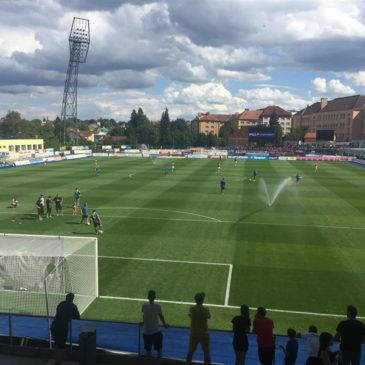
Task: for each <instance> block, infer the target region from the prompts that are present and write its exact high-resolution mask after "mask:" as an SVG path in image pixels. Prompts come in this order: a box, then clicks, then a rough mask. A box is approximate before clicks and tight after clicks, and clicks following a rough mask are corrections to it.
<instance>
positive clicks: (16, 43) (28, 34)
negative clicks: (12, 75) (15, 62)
mask: <svg viewBox="0 0 365 365" xmlns="http://www.w3.org/2000/svg"><path fill="white" fill-rule="evenodd" d="M41 48H42V45H41V43H40V42H39V41H38V40H37V39H36V38H35V33H34V31H32V30H30V29H25V28H21V27H20V28H19V29H11V28H9V27H2V26H0V53H1V54H2V55H3V56H7V57H9V56H11V55H12V54H13V53H14V52H24V53H33V52H34V51H35V50H36V49H41Z"/></svg>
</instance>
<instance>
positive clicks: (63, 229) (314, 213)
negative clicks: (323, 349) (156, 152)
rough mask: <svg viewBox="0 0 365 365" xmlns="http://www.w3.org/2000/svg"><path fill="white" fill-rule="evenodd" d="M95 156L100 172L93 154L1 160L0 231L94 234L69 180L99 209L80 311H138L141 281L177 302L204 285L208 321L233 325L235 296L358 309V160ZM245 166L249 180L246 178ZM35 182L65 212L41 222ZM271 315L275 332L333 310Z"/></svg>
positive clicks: (289, 305) (362, 294)
mask: <svg viewBox="0 0 365 365" xmlns="http://www.w3.org/2000/svg"><path fill="white" fill-rule="evenodd" d="M98 161H99V165H100V168H101V173H100V174H99V175H98V176H96V175H95V172H94V164H93V160H91V159H85V160H79V161H71V162H62V163H54V164H48V165H47V166H32V167H24V168H16V169H7V170H1V171H0V179H1V180H0V181H1V191H0V201H1V202H3V204H2V208H0V231H1V232H6V233H24V234H56V235H76V236H77V235H82V236H87V235H91V236H92V235H93V229H92V226H86V225H81V224H79V221H80V218H79V216H77V217H72V216H71V203H72V200H73V193H74V190H75V188H76V187H78V188H80V190H81V192H82V197H81V201H82V202H85V201H87V202H88V203H89V205H90V207H91V208H96V209H97V210H98V212H99V214H100V215H101V218H102V221H103V230H104V235H102V236H100V238H99V255H100V256H102V257H101V258H100V259H99V265H100V267H99V284H100V285H99V286H100V295H101V297H102V298H99V299H98V300H96V301H95V302H94V303H93V304H92V305H91V306H90V307H89V308H88V310H87V311H86V312H85V315H84V317H86V318H98V319H110V320H122V321H127V322H137V321H139V320H140V319H141V312H140V305H141V302H139V301H138V300H137V299H138V298H144V297H145V296H146V292H147V290H148V289H150V288H154V289H155V290H156V291H157V295H158V298H159V299H162V300H166V301H171V302H183V303H186V302H192V300H193V295H194V293H195V292H196V291H198V290H204V291H205V292H206V295H207V297H206V301H207V303H210V304H215V305H219V306H221V307H212V308H211V311H212V319H211V322H210V325H211V327H212V328H222V329H228V328H230V327H231V325H230V320H231V318H232V317H233V315H235V314H236V313H237V309H235V308H231V307H230V306H232V307H236V306H239V305H240V304H243V303H246V304H248V305H250V306H252V307H256V306H259V305H264V306H266V307H268V308H274V309H281V310H284V311H285V310H288V311H299V312H312V313H324V314H325V313H328V314H342V313H344V312H345V307H346V305H347V304H354V305H355V306H357V307H358V308H359V312H360V313H359V314H360V315H364V313H363V311H362V309H363V308H365V290H364V289H365V282H364V280H363V276H364V271H365V267H364V265H363V263H364V259H365V248H364V246H363V242H365V240H364V238H365V227H364V225H363V222H364V212H365V204H364V198H363V197H364V193H365V185H364V183H363V181H364V177H365V169H363V168H361V167H358V166H354V165H350V164H346V163H334V162H328V163H320V165H319V171H318V173H317V174H315V173H314V166H313V162H303V161H239V162H238V164H237V166H235V164H234V162H233V161H230V160H227V161H222V171H221V173H220V174H217V171H216V161H214V160H190V159H189V160H188V159H184V160H180V159H179V160H175V164H176V168H175V171H174V172H173V173H169V174H168V175H167V176H165V175H164V166H165V164H169V163H170V162H171V160H167V159H166V160H165V159H160V160H152V159H119V158H110V159H98ZM254 169H256V170H257V172H258V179H257V181H256V182H253V181H250V180H249V178H250V177H251V174H252V171H253V170H254ZM297 173H299V174H300V175H301V176H302V179H301V181H300V182H299V184H295V181H294V180H295V179H294V176H295V175H296V174H297ZM222 177H224V178H225V180H226V181H227V186H226V191H225V193H224V194H220V190H219V181H220V179H221V178H222ZM287 178H290V181H289V182H288V183H287V184H286V185H285V186H284V187H283V190H282V191H281V192H279V194H278V195H277V198H276V200H275V201H274V202H273V204H272V205H271V206H270V205H269V204H268V202H271V200H273V198H274V196H275V195H276V193H277V192H278V190H279V188H280V185H283V182H284V180H285V179H287ZM266 190H267V193H266ZM41 193H42V194H44V195H45V196H47V195H48V194H50V195H52V196H54V195H55V194H56V193H59V194H61V195H62V196H63V197H64V199H65V203H64V207H65V215H64V216H63V217H54V218H53V219H52V220H49V221H47V220H44V221H42V222H38V221H37V220H36V215H35V201H36V199H37V197H38V195H39V194H41ZM12 196H16V197H17V198H18V199H19V200H20V203H21V205H20V207H19V208H17V209H11V208H8V206H9V205H10V201H11V197H12ZM120 257H124V258H132V259H128V260H127V259H119V258H120ZM133 258H143V259H150V260H133ZM154 260H155V261H154ZM176 261H179V262H176ZM181 261H184V262H185V263H184V262H181ZM191 262H195V263H191ZM201 263H210V265H204V264H201ZM222 264H225V265H226V266H224V265H222ZM229 265H232V276H231V278H230V281H229V280H228V279H229V278H228V276H229V275H228V274H229V270H228V269H227V268H229V267H230V266H229ZM228 282H229V287H230V290H229V298H228V302H226V301H225V299H226V292H227V285H228ZM103 297H123V298H124V297H127V298H136V300H120V299H113V300H112V299H106V298H103ZM225 304H226V306H225ZM227 304H228V305H229V306H227ZM163 309H164V311H165V316H166V319H167V320H168V321H169V322H171V324H173V325H188V323H189V319H188V317H187V312H188V304H178V303H175V304H174V303H163ZM269 315H270V316H271V317H272V318H274V320H275V322H276V323H275V328H276V332H277V333H284V332H285V331H286V329H287V328H288V327H290V326H292V327H294V328H296V329H297V330H299V331H304V330H305V329H306V328H307V326H308V325H309V324H317V325H318V327H319V330H320V331H321V330H325V329H326V330H329V331H330V332H333V331H334V330H335V327H336V324H337V323H338V321H339V320H340V317H330V316H329V317H326V316H316V315H310V314H300V313H278V312H269Z"/></svg>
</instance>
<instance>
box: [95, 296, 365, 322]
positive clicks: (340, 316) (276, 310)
mask: <svg viewBox="0 0 365 365" xmlns="http://www.w3.org/2000/svg"><path fill="white" fill-rule="evenodd" d="M98 298H100V299H107V300H125V301H132V302H146V301H147V298H130V297H114V296H108V295H101V296H99V297H98ZM157 302H159V303H166V304H177V305H195V304H196V303H194V302H184V301H181V302H180V301H174V300H158V301H157ZM205 305H206V306H209V307H215V308H229V309H239V308H240V307H239V306H234V305H222V304H211V303H205ZM250 309H251V310H253V309H255V307H250ZM266 310H267V311H268V312H276V313H287V314H300V315H306V316H317V317H336V318H342V317H346V315H345V314H332V313H317V312H305V311H294V310H286V309H274V308H266ZM357 318H359V319H365V317H357Z"/></svg>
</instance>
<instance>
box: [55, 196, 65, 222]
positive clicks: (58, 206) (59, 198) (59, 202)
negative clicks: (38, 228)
mask: <svg viewBox="0 0 365 365" xmlns="http://www.w3.org/2000/svg"><path fill="white" fill-rule="evenodd" d="M53 200H54V202H55V204H56V213H57V217H58V216H59V215H60V214H61V215H63V208H62V204H63V198H62V196H60V195H58V194H57V195H56V196H55V197H54V198H53Z"/></svg>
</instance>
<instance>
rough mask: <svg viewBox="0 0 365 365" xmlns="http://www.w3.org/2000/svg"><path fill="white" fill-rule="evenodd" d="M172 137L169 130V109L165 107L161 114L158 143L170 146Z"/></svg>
mask: <svg viewBox="0 0 365 365" xmlns="http://www.w3.org/2000/svg"><path fill="white" fill-rule="evenodd" d="M171 144H172V138H171V130H170V116H169V111H168V109H167V108H166V109H165V111H164V112H162V115H161V121H160V145H161V146H164V147H168V146H171Z"/></svg>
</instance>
